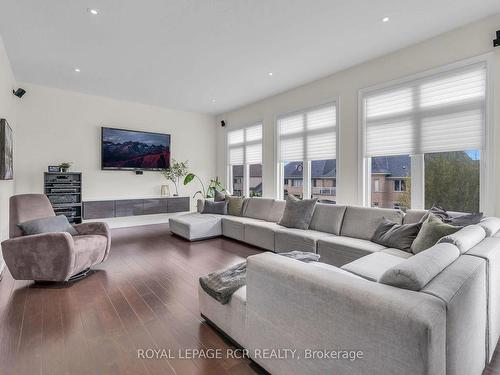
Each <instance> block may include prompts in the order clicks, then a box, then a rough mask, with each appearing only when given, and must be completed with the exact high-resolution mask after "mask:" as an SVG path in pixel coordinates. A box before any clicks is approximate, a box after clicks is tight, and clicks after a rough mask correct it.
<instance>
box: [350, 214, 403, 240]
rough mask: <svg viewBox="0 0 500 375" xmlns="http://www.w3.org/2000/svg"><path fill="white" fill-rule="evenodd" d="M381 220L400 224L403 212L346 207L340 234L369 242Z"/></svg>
mask: <svg viewBox="0 0 500 375" xmlns="http://www.w3.org/2000/svg"><path fill="white" fill-rule="evenodd" d="M383 218H386V219H389V220H391V221H394V222H395V223H397V224H401V223H402V221H403V212H402V211H400V210H393V209H390V208H372V207H357V206H347V209H346V211H345V215H344V221H343V223H342V230H341V231H340V234H341V235H342V236H348V237H354V238H359V239H363V240H368V241H369V240H371V238H372V237H373V234H374V233H375V230H376V229H377V227H378V224H379V223H380V220H382V219H383Z"/></svg>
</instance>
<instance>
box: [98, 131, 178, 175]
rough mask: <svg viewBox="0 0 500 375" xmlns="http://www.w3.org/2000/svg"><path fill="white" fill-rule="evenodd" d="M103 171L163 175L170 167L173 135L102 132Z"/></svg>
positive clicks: (138, 132) (139, 132)
mask: <svg viewBox="0 0 500 375" xmlns="http://www.w3.org/2000/svg"><path fill="white" fill-rule="evenodd" d="M101 134H102V139H101V142H102V143H101V165H102V169H125V170H152V171H161V170H164V169H167V168H168V167H169V166H170V134H162V133H150V132H141V131H135V130H124V129H115V128H106V127H103V128H102V132H101Z"/></svg>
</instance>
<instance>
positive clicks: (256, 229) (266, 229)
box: [245, 221, 282, 251]
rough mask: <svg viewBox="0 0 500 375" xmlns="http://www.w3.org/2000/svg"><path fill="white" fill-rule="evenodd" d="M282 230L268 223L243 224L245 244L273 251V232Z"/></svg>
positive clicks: (276, 225)
mask: <svg viewBox="0 0 500 375" xmlns="http://www.w3.org/2000/svg"><path fill="white" fill-rule="evenodd" d="M280 228H282V227H281V226H279V225H278V224H276V223H270V222H268V221H262V222H252V223H245V242H246V243H248V244H250V245H253V246H257V247H260V248H262V249H266V250H271V251H274V232H276V231H277V230H279V229H280Z"/></svg>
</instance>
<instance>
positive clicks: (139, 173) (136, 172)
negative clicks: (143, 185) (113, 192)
mask: <svg viewBox="0 0 500 375" xmlns="http://www.w3.org/2000/svg"><path fill="white" fill-rule="evenodd" d="M135 174H137V175H141V174H144V172H143V171H135Z"/></svg>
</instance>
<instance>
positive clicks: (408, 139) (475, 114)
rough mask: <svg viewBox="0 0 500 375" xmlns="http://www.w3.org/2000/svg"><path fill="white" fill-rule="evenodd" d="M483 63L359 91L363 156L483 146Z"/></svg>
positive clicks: (484, 106)
mask: <svg viewBox="0 0 500 375" xmlns="http://www.w3.org/2000/svg"><path fill="white" fill-rule="evenodd" d="M485 98H486V64H485V63H476V64H472V65H469V66H467V67H463V68H459V69H454V70H450V71H447V72H444V73H439V74H436V75H432V76H428V77H425V78H420V79H416V80H411V81H408V82H405V83H402V84H399V85H396V86H392V87H388V88H387V87H386V88H384V89H376V90H372V91H369V92H366V93H364V94H363V97H362V99H363V116H364V117H363V120H364V131H365V149H364V154H365V157H372V156H389V155H406V154H410V155H415V154H424V153H430V152H448V151H464V150H484V148H485V139H484V138H485V128H486V122H485V108H486V102H485V100H486V99H485Z"/></svg>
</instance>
